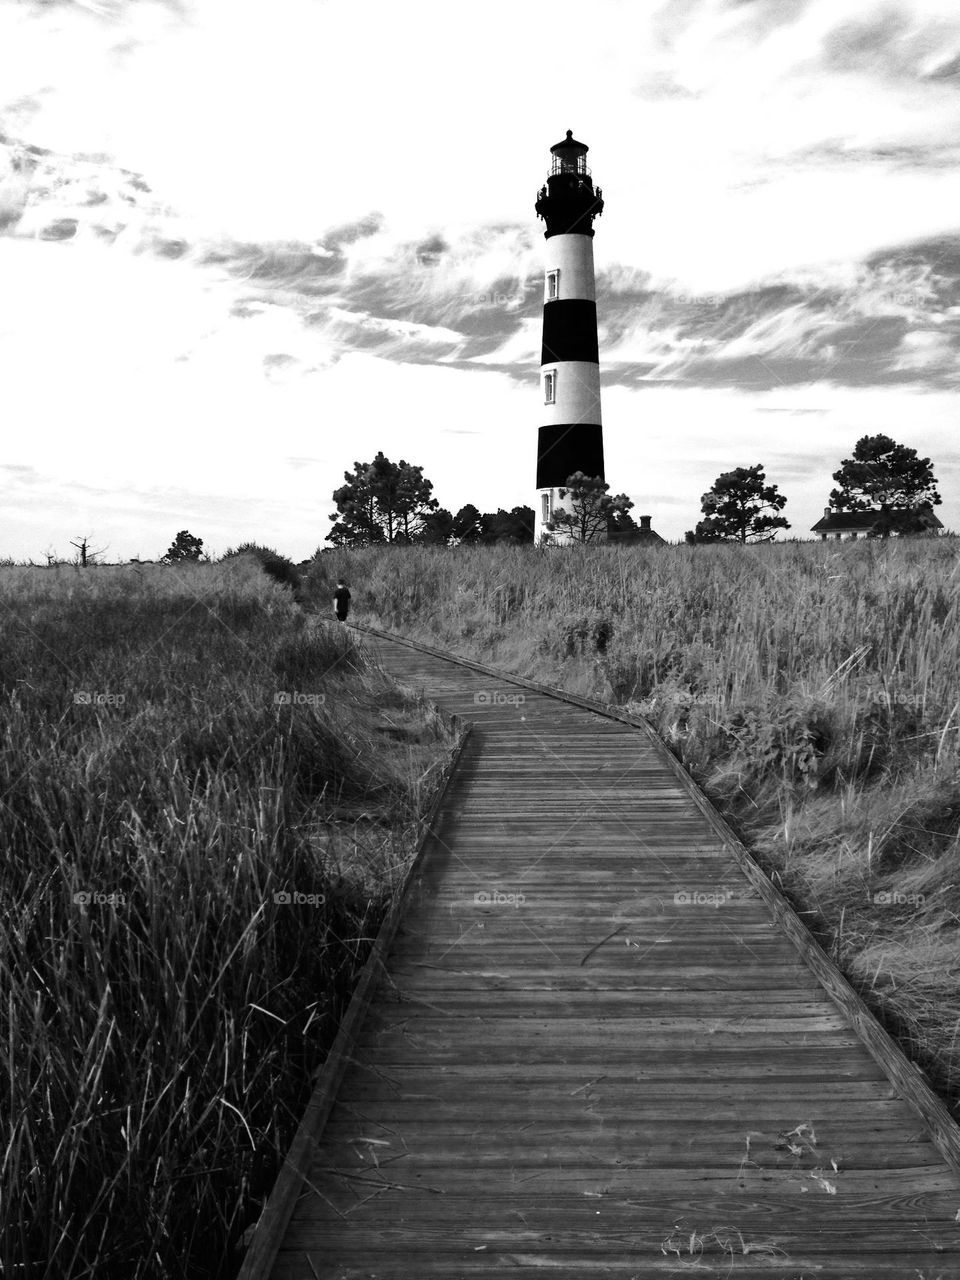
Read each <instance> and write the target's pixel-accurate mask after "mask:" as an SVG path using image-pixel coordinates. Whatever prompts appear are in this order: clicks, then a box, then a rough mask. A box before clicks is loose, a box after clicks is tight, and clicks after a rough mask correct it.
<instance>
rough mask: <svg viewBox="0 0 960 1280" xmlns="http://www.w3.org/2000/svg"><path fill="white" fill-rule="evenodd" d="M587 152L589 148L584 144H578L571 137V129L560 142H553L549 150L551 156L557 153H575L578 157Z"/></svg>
mask: <svg viewBox="0 0 960 1280" xmlns="http://www.w3.org/2000/svg"><path fill="white" fill-rule="evenodd" d="M589 150H590V148H589V147H588V146H587V144H586V143H585V142H578V141H577V140H576V138H575V137H574V136H573V130H572V129H568V130H567V136H566V137H565V138H564V140H563V141H562V142H555V143H554V144H553V146H552V147H551V148H550V151H551V153H552V154H553V155H556V154H557V152H558V151H575V152H576V153H577V154H578V155H585V154H586V152H588V151H589Z"/></svg>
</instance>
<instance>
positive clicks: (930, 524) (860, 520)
mask: <svg viewBox="0 0 960 1280" xmlns="http://www.w3.org/2000/svg"><path fill="white" fill-rule="evenodd" d="M886 514H887V513H885V512H884V511H883V510H882V509H881V508H879V507H877V508H873V509H871V510H870V511H831V510H830V508H829V507H824V509H823V515H822V516H821V517H820V519H819V520H818V521H817V523H816V524H815V525H811V527H810V532H811V533H819V535H820V540H821V542H826V540H827V539H828V538H836V539H837V540H840V539H842V538H847V539H852V538H869V537H870V535H871V534H874V533H875V531H876V532H879V529H878V526H879V525H880V523H881V521H882V520H883V519H884V518H885V515H886ZM916 514H917V518H918V519H919V520H920V523H921V524H922V525H923V526H924V531H925V532H927V533H939V532H940V530H941V529H942V528H943V524H942V522H941V521H940V519H939V518H938V517H937V516H936V515H934V512H933V508H932V507H931V506H930V505H929V504H927V505H926V506H922V507H920V508H918V510H917V513H916Z"/></svg>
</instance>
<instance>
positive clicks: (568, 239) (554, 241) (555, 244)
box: [543, 235, 597, 303]
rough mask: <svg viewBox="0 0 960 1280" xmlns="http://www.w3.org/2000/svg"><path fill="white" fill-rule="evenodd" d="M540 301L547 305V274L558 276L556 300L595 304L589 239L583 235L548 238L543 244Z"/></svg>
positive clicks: (595, 293)
mask: <svg viewBox="0 0 960 1280" xmlns="http://www.w3.org/2000/svg"><path fill="white" fill-rule="evenodd" d="M544 261H545V263H546V275H545V276H544V287H543V301H544V303H546V302H547V301H548V298H549V295H548V293H547V276H548V275H549V273H550V272H551V271H557V270H559V272H560V279H559V285H560V291H559V293H558V294H557V297H558V298H560V299H563V298H584V299H586V301H587V302H596V300H597V291H596V286H595V283H594V273H593V239H592V238H591V237H590V236H584V235H566V236H551V237H550V239H549V240H547V241H546V242H545V243H544Z"/></svg>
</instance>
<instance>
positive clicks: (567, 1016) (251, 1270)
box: [241, 633, 960, 1280]
mask: <svg viewBox="0 0 960 1280" xmlns="http://www.w3.org/2000/svg"><path fill="white" fill-rule="evenodd" d="M360 634H361V639H362V642H363V643H364V644H365V646H366V647H367V648H368V649H370V650H373V651H374V652H375V653H376V654H377V655H378V656H379V658H380V660H381V661H382V663H383V665H384V666H385V667H386V669H387V670H388V671H390V672H391V673H392V674H394V675H395V676H396V677H397V678H398V679H400V680H401V681H403V682H404V683H408V684H412V685H415V686H418V687H421V686H422V687H423V688H424V689H425V690H426V692H427V694H428V695H429V696H430V698H432V699H433V700H435V701H436V702H437V703H439V704H440V705H441V706H442V707H443V708H444V709H445V710H447V711H448V712H456V713H458V714H459V715H461V716H463V717H464V718H465V719H468V720H469V721H470V722H471V723H472V724H473V726H474V728H473V730H472V732H471V735H470V738H469V739H468V742H467V745H466V747H465V749H464V752H463V755H462V757H461V761H460V764H459V766H458V769H457V771H456V773H455V775H454V778H453V780H452V782H451V784H450V786H449V787H448V790H447V793H446V795H445V797H444V800H443V803H442V805H441V806H440V808H439V812H438V814H437V816H436V818H435V819H434V821H433V823H432V835H431V836H430V837H428V839H427V841H426V843H425V846H424V850H423V854H422V857H421V860H420V862H419V864H418V869H417V872H416V873H415V876H414V878H413V880H412V881H411V884H410V886H409V889H408V892H407V896H406V899H405V902H404V907H403V913H402V918H401V924H400V927H399V929H398V931H397V933H396V935H395V937H394V939H393V942H392V945H391V946H390V948H389V950H388V951H387V953H386V960H385V970H386V972H385V973H383V972H382V970H381V976H380V977H379V978H377V979H375V980H374V981H372V982H371V985H370V993H371V994H370V1001H369V1008H368V1011H367V1013H366V1016H365V1018H364V1019H363V1021H362V1024H361V1025H360V1027H359V1030H357V1032H356V1033H355V1038H354V1041H353V1044H352V1046H351V1052H350V1055H349V1061H348V1063H347V1065H346V1067H345V1070H344V1073H343V1076H342V1080H341V1081H340V1085H339V1089H338V1091H337V1093H336V1098H335V1100H334V1101H333V1103H332V1109H331V1110H330V1113H329V1117H328V1119H327V1122H326V1125H325V1128H324V1130H323V1133H322V1136H321V1138H320V1140H319V1142H314V1141H313V1140H312V1139H310V1140H308V1141H307V1143H306V1145H301V1159H302V1153H303V1152H304V1151H307V1152H308V1153H309V1158H308V1159H307V1160H306V1161H305V1162H304V1163H303V1167H302V1169H300V1170H299V1172H300V1173H302V1174H303V1178H302V1179H300V1178H299V1176H298V1178H297V1179H296V1181H294V1182H291V1181H290V1180H289V1178H288V1183H287V1185H288V1190H287V1191H286V1192H283V1191H281V1190H280V1189H279V1188H280V1184H279V1183H278V1191H277V1192H276V1193H275V1196H274V1197H272V1198H271V1202H270V1204H269V1205H268V1206H267V1210H266V1211H265V1213H264V1217H263V1219H262V1220H261V1226H260V1228H259V1229H258V1233H259V1234H261V1236H269V1234H270V1229H271V1224H270V1221H269V1219H270V1215H271V1214H273V1215H274V1221H273V1229H274V1231H275V1233H276V1232H278V1231H279V1232H283V1230H284V1229H283V1226H282V1225H281V1226H280V1227H279V1228H277V1222H281V1223H286V1222H287V1219H288V1218H289V1222H288V1225H286V1228H285V1232H284V1233H283V1235H282V1241H281V1242H280V1246H279V1248H278V1249H271V1248H269V1247H268V1246H266V1245H265V1246H264V1247H263V1248H262V1249H261V1250H259V1252H258V1251H257V1250H256V1249H253V1248H252V1249H251V1250H250V1253H249V1255H248V1263H247V1265H246V1266H245V1269H244V1271H242V1272H241V1276H242V1278H243V1280H255V1278H256V1280H268V1278H269V1280H316V1278H318V1277H319V1280H360V1277H363V1278H365V1280H373V1278H374V1277H376V1280H427V1278H428V1277H442V1278H443V1280H459V1278H460V1277H463V1280H467V1278H468V1277H474V1276H483V1277H492V1278H496V1280H499V1278H500V1277H507V1276H509V1277H518V1276H523V1275H528V1274H531V1273H534V1272H537V1273H540V1272H542V1273H543V1274H544V1275H545V1276H549V1277H551V1278H552V1280H599V1278H600V1277H608V1276H615V1277H623V1278H624V1280H627V1278H633V1277H635V1278H636V1280H645V1278H646V1277H658V1278H659V1277H666V1276H671V1277H678V1276H686V1275H696V1276H697V1277H718V1278H719V1277H721V1276H723V1277H727V1276H734V1277H739V1276H750V1277H754V1278H759V1280H767V1278H770V1280H773V1277H776V1278H777V1280H813V1278H814V1277H816V1278H817V1280H853V1278H854V1277H861V1278H864V1280H894V1278H895V1280H918V1278H919V1280H960V1223H958V1221H957V1218H958V1216H960V1174H958V1172H957V1165H956V1164H955V1163H953V1164H951V1163H950V1162H951V1161H956V1158H957V1154H958V1152H960V1144H958V1143H957V1131H956V1129H955V1128H954V1127H953V1126H952V1123H951V1122H950V1121H949V1118H948V1117H947V1116H946V1112H945V1110H944V1109H943V1108H942V1106H941V1105H940V1104H938V1103H937V1102H936V1100H935V1099H933V1096H932V1095H931V1094H930V1093H929V1090H927V1088H926V1085H925V1084H924V1082H923V1080H922V1078H921V1077H920V1074H919V1073H918V1072H917V1071H916V1070H915V1069H913V1068H910V1067H908V1066H907V1065H906V1064H905V1060H903V1058H902V1055H901V1054H900V1053H899V1050H898V1049H897V1047H896V1046H895V1045H893V1042H892V1041H890V1040H889V1039H888V1038H887V1037H886V1036H885V1033H883V1032H882V1031H881V1030H880V1028H879V1027H878V1025H877V1024H876V1022H875V1021H874V1020H873V1019H871V1018H869V1016H868V1015H865V1014H864V1010H863V1007H862V1005H861V1004H860V1002H859V1001H858V1000H857V998H856V997H855V996H854V995H853V993H852V992H850V990H849V988H847V987H846V985H845V984H843V982H842V980H841V979H839V977H838V975H836V971H835V970H833V968H832V966H831V965H830V963H829V961H826V960H825V959H824V958H823V957H822V953H820V952H819V950H818V949H816V948H813V950H811V947H813V944H812V943H811V942H810V940H809V938H808V936H807V935H806V933H805V931H804V930H803V927H802V926H800V925H799V924H798V922H797V919H796V917H795V916H793V914H792V913H791V912H789V910H788V909H785V908H783V907H782V900H780V899H779V895H778V894H777V893H776V891H775V890H773V889H771V888H768V887H767V884H766V881H765V880H764V881H763V884H762V885H761V884H760V879H758V877H757V875H756V874H755V869H754V870H750V868H747V869H746V870H745V863H744V855H743V852H742V850H741V849H740V847H739V846H737V845H736V841H735V840H731V839H729V838H728V836H727V832H726V829H725V827H724V825H723V824H722V821H720V820H718V819H717V818H716V816H715V815H714V814H713V811H712V808H711V807H710V806H709V805H708V804H707V803H706V802H705V801H703V799H702V797H700V796H699V793H697V792H696V789H695V788H692V786H691V784H690V782H689V779H686V778H685V775H683V771H682V770H679V769H678V767H677V766H676V765H675V764H674V763H673V762H671V761H670V760H669V758H668V755H667V753H666V752H665V749H664V748H663V747H662V744H659V742H658V741H657V740H656V739H655V737H654V735H652V734H651V732H650V731H649V730H644V729H643V728H642V726H641V727H636V726H635V725H634V724H628V723H625V722H623V721H622V720H619V719H616V718H611V717H609V716H605V715H603V714H599V713H598V712H597V711H595V710H589V709H587V708H586V707H585V706H581V705H574V704H573V703H571V702H570V701H565V700H561V699H558V698H557V697H553V696H549V695H548V694H546V693H544V692H539V691H535V690H534V689H532V688H529V687H527V688H525V687H523V686H522V684H518V683H515V682H512V681H511V680H510V678H508V677H505V676H504V677H499V678H494V677H493V676H491V675H488V674H484V673H481V672H480V671H477V670H474V669H471V668H470V667H469V666H463V665H458V664H455V663H453V662H450V661H448V660H445V659H443V658H440V657H437V656H433V655H431V654H429V653H426V652H424V651H422V650H420V649H418V648H414V647H411V646H409V645H407V644H401V643H398V642H395V641H392V640H386V639H384V638H375V637H374V636H373V635H372V634H367V635H366V636H364V635H363V634H362V633H360ZM518 696H520V697H521V698H522V699H523V700H522V701H516V699H517V697H518ZM478 699H479V701H478ZM682 775H683V776H682ZM695 793H696V794H695ZM761 879H762V878H761ZM770 895H773V896H772V897H771V896H770ZM771 904H772V905H771ZM791 931H792V938H791V936H788V933H790V932H791ZM792 939H793V940H792ZM814 951H815V952H816V955H814V954H813V952H814ZM802 952H803V953H805V954H806V955H807V956H809V957H811V958H810V959H809V960H805V958H804V954H801V953H802ZM811 963H812V964H813V965H814V966H815V968H816V967H817V966H819V976H818V973H817V972H815V971H814V968H811V967H810V965H811ZM838 984H839V985H838ZM828 992H829V994H828ZM881 1062H882V1063H884V1067H883V1068H881V1065H880V1063H881ZM908 1098H910V1099H911V1100H910V1101H908V1100H907V1099H908ZM918 1099H919V1101H918ZM918 1107H919V1108H920V1109H919V1110H918ZM924 1109H925V1114H926V1118H924V1115H922V1114H921V1112H922V1111H924ZM287 1172H288V1173H289V1170H288V1171H287ZM290 1187H293V1188H294V1189H295V1192H294V1193H293V1194H291V1192H290V1190H289V1188H290ZM284 1199H286V1200H287V1201H288V1202H289V1203H286V1204H283V1203H280V1202H281V1201H283V1200H284ZM278 1215H279V1216H278ZM255 1243H256V1242H255ZM261 1243H262V1240H261ZM264 1259H266V1260H267V1261H266V1262H264Z"/></svg>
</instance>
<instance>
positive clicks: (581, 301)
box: [540, 298, 600, 365]
mask: <svg viewBox="0 0 960 1280" xmlns="http://www.w3.org/2000/svg"><path fill="white" fill-rule="evenodd" d="M560 360H581V361H585V362H590V363H591V364H598V363H599V361H600V349H599V345H598V343H597V304H596V303H595V302H588V301H587V300H586V299H585V298H561V299H556V300H554V301H551V302H546V303H544V307H543V346H542V348H541V352H540V363H541V365H551V364H556V363H557V362H558V361H560Z"/></svg>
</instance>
